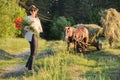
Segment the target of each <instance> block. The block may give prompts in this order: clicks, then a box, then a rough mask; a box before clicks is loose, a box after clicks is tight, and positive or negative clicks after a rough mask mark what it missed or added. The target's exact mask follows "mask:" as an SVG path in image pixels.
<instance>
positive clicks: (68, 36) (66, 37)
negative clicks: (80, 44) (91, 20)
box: [64, 27, 76, 51]
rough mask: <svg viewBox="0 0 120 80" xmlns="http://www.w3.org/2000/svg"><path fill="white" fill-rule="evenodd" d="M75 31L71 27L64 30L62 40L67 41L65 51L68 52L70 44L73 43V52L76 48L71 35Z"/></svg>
mask: <svg viewBox="0 0 120 80" xmlns="http://www.w3.org/2000/svg"><path fill="white" fill-rule="evenodd" d="M75 30H76V29H75V28H73V27H65V28H64V40H67V51H69V50H70V43H74V50H75V48H76V45H75V40H74V38H73V33H74V31H75Z"/></svg>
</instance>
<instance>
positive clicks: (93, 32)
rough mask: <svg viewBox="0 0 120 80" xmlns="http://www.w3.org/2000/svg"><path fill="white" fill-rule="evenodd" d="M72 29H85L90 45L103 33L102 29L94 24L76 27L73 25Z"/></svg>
mask: <svg viewBox="0 0 120 80" xmlns="http://www.w3.org/2000/svg"><path fill="white" fill-rule="evenodd" d="M73 27H75V28H80V27H86V28H87V29H88V31H89V42H90V43H93V42H95V41H96V39H97V37H98V36H99V35H100V34H102V32H103V28H102V27H100V26H98V25H96V24H77V25H74V26H73Z"/></svg>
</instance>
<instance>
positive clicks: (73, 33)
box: [64, 27, 89, 53]
mask: <svg viewBox="0 0 120 80" xmlns="http://www.w3.org/2000/svg"><path fill="white" fill-rule="evenodd" d="M64 39H67V51H69V49H70V43H74V51H76V49H77V51H78V48H79V47H80V48H81V49H82V52H83V53H84V52H85V48H87V47H88V40H89V34H88V30H87V28H85V27H80V28H77V29H76V28H74V27H65V28H64Z"/></svg>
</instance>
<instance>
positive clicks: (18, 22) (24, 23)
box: [14, 17, 38, 36]
mask: <svg viewBox="0 0 120 80" xmlns="http://www.w3.org/2000/svg"><path fill="white" fill-rule="evenodd" d="M14 23H15V27H16V28H18V29H21V30H22V34H23V35H24V34H25V33H26V32H27V31H26V30H25V28H26V27H28V26H31V24H32V23H33V20H31V19H29V18H25V19H22V18H21V17H18V18H16V19H15V20H14ZM29 30H30V31H32V32H33V33H34V34H35V35H37V36H38V33H37V32H36V31H35V29H34V28H33V27H32V26H31V27H29Z"/></svg>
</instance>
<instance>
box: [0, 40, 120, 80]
mask: <svg viewBox="0 0 120 80" xmlns="http://www.w3.org/2000/svg"><path fill="white" fill-rule="evenodd" d="M101 42H102V44H103V49H102V50H101V51H97V50H96V49H95V47H93V46H89V48H88V51H87V53H86V54H84V55H83V54H82V53H74V51H73V46H71V50H70V53H68V52H67V51H66V46H67V44H66V43H65V42H63V41H61V40H59V41H54V40H53V41H46V40H44V39H39V49H38V54H37V57H36V60H35V63H34V71H35V73H33V74H30V73H29V72H23V73H19V74H18V73H12V74H9V75H7V76H5V77H2V76H3V75H2V73H3V72H4V70H5V69H6V68H8V67H11V66H17V65H25V63H26V61H27V58H15V56H16V55H18V54H21V53H22V52H25V51H29V43H28V42H27V41H26V40H25V39H23V38H11V39H7V38H2V39H0V75H1V78H0V79H2V80H119V79H120V47H119V46H120V43H114V47H113V48H109V45H108V42H107V41H106V40H104V39H103V40H101ZM27 57H28V56H27ZM17 74H18V75H17Z"/></svg>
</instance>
